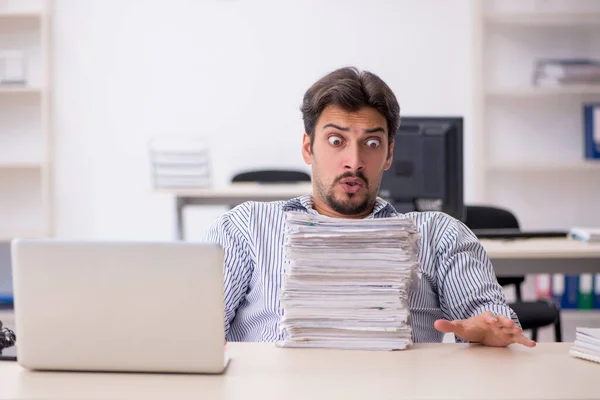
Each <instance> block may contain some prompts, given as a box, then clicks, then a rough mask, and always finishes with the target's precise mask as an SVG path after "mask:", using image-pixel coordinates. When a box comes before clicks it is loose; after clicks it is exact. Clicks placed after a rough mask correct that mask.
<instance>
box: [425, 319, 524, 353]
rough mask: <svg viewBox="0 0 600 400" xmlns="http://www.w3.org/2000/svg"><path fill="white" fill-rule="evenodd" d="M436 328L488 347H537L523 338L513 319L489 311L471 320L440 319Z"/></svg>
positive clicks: (436, 323) (436, 322) (521, 331)
mask: <svg viewBox="0 0 600 400" xmlns="http://www.w3.org/2000/svg"><path fill="white" fill-rule="evenodd" d="M434 326H435V329H437V330H438V331H440V332H444V333H450V332H452V333H454V335H456V336H458V337H459V338H461V339H463V340H466V341H469V342H474V343H482V344H484V345H486V346H494V347H505V346H508V345H509V344H513V343H520V344H522V345H524V346H527V347H535V342H534V341H533V340H530V339H528V338H526V337H525V336H523V330H522V329H521V328H519V327H518V326H517V325H516V324H515V322H514V321H513V320H512V319H509V318H506V317H505V316H504V315H496V316H495V315H494V314H492V313H491V312H489V311H487V312H484V313H483V314H479V315H477V316H475V317H471V318H469V319H459V320H456V321H447V320H445V319H438V320H437V321H435V324H434Z"/></svg>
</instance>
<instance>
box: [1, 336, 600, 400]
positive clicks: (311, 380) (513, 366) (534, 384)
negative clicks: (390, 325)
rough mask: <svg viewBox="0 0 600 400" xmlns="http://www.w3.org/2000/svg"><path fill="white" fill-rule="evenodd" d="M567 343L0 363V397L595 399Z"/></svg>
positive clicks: (234, 350)
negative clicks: (129, 369)
mask: <svg viewBox="0 0 600 400" xmlns="http://www.w3.org/2000/svg"><path fill="white" fill-rule="evenodd" d="M570 346H571V344H570V343H558V344H555V343H541V344H538V346H537V347H536V348H533V349H529V348H525V347H522V346H518V345H513V346H511V347H509V348H491V347H484V346H479V345H464V344H422V345H415V346H413V347H412V348H410V349H409V350H405V351H398V352H364V351H340V350H317V349H280V348H276V347H275V346H274V345H273V344H264V343H262V344H259V343H229V344H228V345H227V347H228V351H229V352H230V355H231V357H232V360H231V363H230V365H229V368H228V369H227V371H226V372H225V373H224V374H223V375H216V376H208V375H163V374H126V373H121V374H115V373H80V372H79V373H67V372H30V371H27V370H24V369H22V368H21V367H20V366H18V365H17V364H16V363H14V362H0V382H1V384H0V398H3V399H4V398H10V399H33V398H45V399H74V398H78V399H91V398H94V399H99V398H123V399H124V398H144V399H166V398H181V397H185V398H202V399H211V400H218V399H265V400H266V399H278V400H281V399H285V400H295V399H310V400H318V399H327V400H332V399H345V400H348V399H400V398H429V399H432V398H436V399H438V398H455V399H492V398H497V399H534V398H535V399H542V398H544V399H547V398H552V399H588V398H600V383H599V380H598V378H599V377H600V365H599V364H595V363H592V362H589V361H585V360H580V359H576V358H573V357H571V356H569V355H568V350H569V348H570Z"/></svg>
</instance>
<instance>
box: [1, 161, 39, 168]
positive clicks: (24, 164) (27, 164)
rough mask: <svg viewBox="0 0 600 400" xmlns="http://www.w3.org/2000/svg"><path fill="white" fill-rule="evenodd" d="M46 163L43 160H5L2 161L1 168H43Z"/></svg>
mask: <svg viewBox="0 0 600 400" xmlns="http://www.w3.org/2000/svg"><path fill="white" fill-rule="evenodd" d="M43 167H44V164H43V163H42V162H35V161H23V162H17V161H14V162H3V161H0V169H34V168H43Z"/></svg>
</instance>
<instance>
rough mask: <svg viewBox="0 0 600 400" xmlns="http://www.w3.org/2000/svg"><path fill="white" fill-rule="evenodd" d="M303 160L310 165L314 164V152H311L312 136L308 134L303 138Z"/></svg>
mask: <svg viewBox="0 0 600 400" xmlns="http://www.w3.org/2000/svg"><path fill="white" fill-rule="evenodd" d="M302 158H303V159H304V162H305V163H306V164H308V165H311V164H312V152H311V151H310V136H308V133H305V134H304V136H302Z"/></svg>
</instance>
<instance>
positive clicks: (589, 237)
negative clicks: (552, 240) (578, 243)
mask: <svg viewBox="0 0 600 400" xmlns="http://www.w3.org/2000/svg"><path fill="white" fill-rule="evenodd" d="M569 235H570V236H571V237H572V238H573V239H578V240H582V241H584V242H599V241H600V228H584V227H574V228H571V229H570V230H569Z"/></svg>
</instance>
